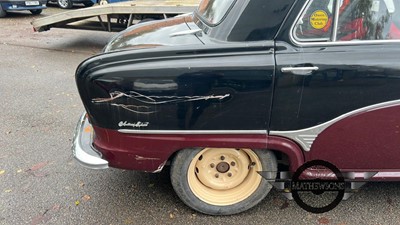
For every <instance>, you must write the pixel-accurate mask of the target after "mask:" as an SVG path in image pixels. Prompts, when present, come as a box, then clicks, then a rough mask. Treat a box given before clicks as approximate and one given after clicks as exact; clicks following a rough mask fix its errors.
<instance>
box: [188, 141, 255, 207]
mask: <svg viewBox="0 0 400 225" xmlns="http://www.w3.org/2000/svg"><path fill="white" fill-rule="evenodd" d="M261 170H262V165H261V161H260V159H259V158H258V156H257V155H256V154H255V153H254V152H253V151H252V150H250V149H234V148H205V149H203V150H202V151H200V152H199V153H198V154H197V155H196V156H195V157H194V158H193V160H192V161H191V163H190V165H189V170H188V183H189V187H190V189H191V190H192V192H193V194H194V195H195V196H196V197H198V198H199V199H201V200H202V201H204V202H206V203H208V204H211V205H218V206H225V205H232V204H235V203H238V202H241V201H243V200H245V199H246V198H248V197H250V196H251V195H252V194H253V193H254V192H255V191H256V190H257V188H258V186H259V185H260V183H261V176H260V175H259V174H258V173H257V171H261Z"/></svg>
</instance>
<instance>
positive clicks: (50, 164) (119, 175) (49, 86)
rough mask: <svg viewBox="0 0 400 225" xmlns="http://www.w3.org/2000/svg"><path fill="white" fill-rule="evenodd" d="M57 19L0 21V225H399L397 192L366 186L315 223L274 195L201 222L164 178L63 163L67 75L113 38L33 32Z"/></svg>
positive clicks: (70, 98) (67, 159) (68, 123)
mask: <svg viewBox="0 0 400 225" xmlns="http://www.w3.org/2000/svg"><path fill="white" fill-rule="evenodd" d="M75 9H76V8H75ZM61 11H62V10H61V9H58V8H56V7H49V8H48V9H46V10H45V11H44V12H43V14H42V15H39V16H33V15H31V14H30V13H29V12H21V13H13V14H10V15H9V16H8V17H6V18H2V19H0V104H1V113H0V224H5V225H14V224H32V225H36V224H71V225H73V224H88V225H91V224H93V225H95V224H96V225H97V224H99V225H102V224H104V225H108V224H113V225H117V224H121V225H125V224H335V225H344V224H346V225H348V224H363V225H365V224H376V225H377V224H400V209H399V206H400V183H368V184H366V185H365V186H364V187H362V188H361V189H360V190H359V193H357V194H355V195H353V196H352V197H351V198H350V199H349V200H347V201H342V202H341V203H340V204H339V206H338V207H336V208H335V209H333V210H332V211H329V212H327V213H323V214H313V213H308V212H306V211H304V210H303V209H301V208H300V207H299V206H298V205H297V204H296V203H295V202H294V201H287V200H286V198H285V197H283V196H282V195H281V194H280V193H278V191H276V190H272V191H271V193H270V194H269V195H268V196H267V198H266V199H265V200H264V201H262V202H261V203H260V204H259V205H258V206H256V207H255V208H253V209H251V210H249V211H247V212H244V213H241V214H238V215H234V216H207V215H203V214H201V213H197V212H195V211H193V210H191V209H190V208H188V207H187V206H185V205H184V204H183V203H182V202H181V201H180V200H179V198H178V197H177V195H176V194H175V193H174V191H173V189H172V186H171V183H170V180H169V172H168V168H166V169H165V170H164V171H163V172H161V173H158V174H148V173H142V172H136V171H125V170H118V169H107V170H96V171H95V170H89V169H86V168H83V167H81V166H80V165H78V164H77V163H76V162H75V161H74V159H73V157H72V153H71V139H72V136H73V132H74V128H75V125H76V123H77V121H78V119H79V117H80V115H81V113H82V112H83V110H84V109H83V106H82V104H81V101H80V99H79V96H78V92H77V89H76V86H75V81H74V72H75V69H76V67H77V66H78V65H79V63H80V62H81V61H83V60H84V59H86V58H88V57H90V56H92V55H94V54H97V53H99V52H100V51H101V49H102V48H103V47H104V45H105V44H106V43H107V41H108V39H109V38H110V37H111V36H112V35H113V33H106V32H93V31H79V30H64V29H52V30H50V31H47V32H43V33H35V32H33V29H32V27H31V25H30V22H31V21H32V20H33V19H34V18H37V17H42V16H46V15H50V14H54V13H57V12H61Z"/></svg>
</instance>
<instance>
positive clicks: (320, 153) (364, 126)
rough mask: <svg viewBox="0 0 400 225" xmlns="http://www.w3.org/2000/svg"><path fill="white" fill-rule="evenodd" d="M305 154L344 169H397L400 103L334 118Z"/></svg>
mask: <svg viewBox="0 0 400 225" xmlns="http://www.w3.org/2000/svg"><path fill="white" fill-rule="evenodd" d="M305 157H306V159H307V161H308V160H314V159H321V160H325V161H328V162H330V163H332V164H334V165H335V166H336V167H338V168H339V169H341V170H343V171H400V106H392V107H387V108H381V109H376V110H371V111H367V112H363V113H359V114H356V115H353V116H350V117H347V118H345V119H342V120H340V121H338V122H336V123H335V124H333V125H331V126H330V127H328V128H327V129H326V130H324V131H323V132H322V133H321V134H319V135H318V137H317V139H316V140H315V141H314V143H313V145H312V147H311V150H310V152H307V153H305Z"/></svg>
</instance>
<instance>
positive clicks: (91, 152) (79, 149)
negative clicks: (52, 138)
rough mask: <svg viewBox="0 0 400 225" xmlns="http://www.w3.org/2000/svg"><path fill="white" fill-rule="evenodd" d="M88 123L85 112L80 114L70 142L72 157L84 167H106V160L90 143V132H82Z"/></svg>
mask: <svg viewBox="0 0 400 225" xmlns="http://www.w3.org/2000/svg"><path fill="white" fill-rule="evenodd" d="M89 125H90V123H89V121H88V119H87V117H86V113H83V115H82V116H81V118H80V120H79V122H78V124H77V126H76V129H75V135H74V138H73V142H72V152H73V155H74V158H75V159H76V160H77V161H78V162H79V164H81V165H82V166H84V167H87V168H90V169H107V168H108V162H107V161H106V160H104V159H102V158H101V154H100V153H99V152H97V151H96V150H95V149H94V148H93V146H92V145H91V143H92V141H91V140H92V137H91V136H92V135H91V132H90V133H88V132H84V130H85V128H86V127H87V126H89Z"/></svg>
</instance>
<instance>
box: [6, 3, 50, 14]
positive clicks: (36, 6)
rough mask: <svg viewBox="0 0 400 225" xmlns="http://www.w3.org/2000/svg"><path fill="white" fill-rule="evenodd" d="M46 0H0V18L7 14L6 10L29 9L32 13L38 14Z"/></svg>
mask: <svg viewBox="0 0 400 225" xmlns="http://www.w3.org/2000/svg"><path fill="white" fill-rule="evenodd" d="M46 3H47V0H33V1H32V0H28V1H20V0H0V18H2V17H5V16H7V12H14V11H25V10H29V11H30V12H31V13H32V14H33V15H39V14H41V13H42V11H43V9H45V8H47V7H46Z"/></svg>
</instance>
